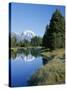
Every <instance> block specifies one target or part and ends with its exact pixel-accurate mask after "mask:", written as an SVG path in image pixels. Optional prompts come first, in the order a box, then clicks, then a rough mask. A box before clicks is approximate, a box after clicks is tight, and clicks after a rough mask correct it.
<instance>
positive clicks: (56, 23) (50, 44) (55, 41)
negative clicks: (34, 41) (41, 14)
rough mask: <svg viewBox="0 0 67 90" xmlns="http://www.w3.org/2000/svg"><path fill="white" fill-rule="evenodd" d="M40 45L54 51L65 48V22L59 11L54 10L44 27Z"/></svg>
mask: <svg viewBox="0 0 67 90" xmlns="http://www.w3.org/2000/svg"><path fill="white" fill-rule="evenodd" d="M42 45H43V46H45V47H46V48H50V49H56V48H62V47H64V46H65V20H64V17H63V16H62V15H61V13H60V11H59V10H56V11H55V12H54V13H53V15H52V17H51V20H50V24H49V25H48V26H47V27H46V32H45V34H44V36H43V40H42Z"/></svg>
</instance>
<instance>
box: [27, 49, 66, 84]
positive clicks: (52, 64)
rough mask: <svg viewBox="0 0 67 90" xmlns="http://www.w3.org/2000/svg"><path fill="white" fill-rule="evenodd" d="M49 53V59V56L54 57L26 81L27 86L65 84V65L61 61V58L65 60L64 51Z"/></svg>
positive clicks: (58, 50)
mask: <svg viewBox="0 0 67 90" xmlns="http://www.w3.org/2000/svg"><path fill="white" fill-rule="evenodd" d="M44 53H45V52H44ZM49 53H50V52H47V54H48V55H49V56H50V57H51V55H54V57H53V58H52V60H49V62H48V63H47V64H46V65H45V66H42V68H41V69H39V70H38V71H37V72H35V73H34V74H33V75H32V76H31V78H30V80H28V83H29V85H53V84H63V83H65V63H63V62H62V60H61V58H63V59H65V57H64V50H63V49H57V50H55V51H52V53H50V54H49Z"/></svg>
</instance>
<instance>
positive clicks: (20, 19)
mask: <svg viewBox="0 0 67 90" xmlns="http://www.w3.org/2000/svg"><path fill="white" fill-rule="evenodd" d="M56 9H59V10H60V12H61V14H62V15H63V16H65V7H64V6H54V5H40V4H23V3H11V32H16V33H18V32H23V31H27V30H32V31H33V32H34V33H35V34H37V35H39V36H43V34H44V32H45V27H46V25H47V24H49V22H50V19H51V16H52V14H53V13H54V12H55V10H56Z"/></svg>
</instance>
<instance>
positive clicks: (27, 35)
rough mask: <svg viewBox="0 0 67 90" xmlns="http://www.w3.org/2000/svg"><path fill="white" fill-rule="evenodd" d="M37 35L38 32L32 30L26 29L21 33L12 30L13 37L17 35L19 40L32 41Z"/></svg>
mask: <svg viewBox="0 0 67 90" xmlns="http://www.w3.org/2000/svg"><path fill="white" fill-rule="evenodd" d="M35 36H36V34H35V33H34V32H33V31H31V30H27V31H24V32H21V33H15V32H11V38H12V37H16V39H17V40H19V41H22V40H28V41H31V38H33V37H35Z"/></svg>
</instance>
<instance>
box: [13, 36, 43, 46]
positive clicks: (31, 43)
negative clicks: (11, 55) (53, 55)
mask: <svg viewBox="0 0 67 90" xmlns="http://www.w3.org/2000/svg"><path fill="white" fill-rule="evenodd" d="M28 46H42V38H41V37H39V36H35V37H33V38H32V39H31V41H29V40H26V39H24V40H17V39H16V37H15V36H14V37H12V38H11V47H28Z"/></svg>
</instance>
